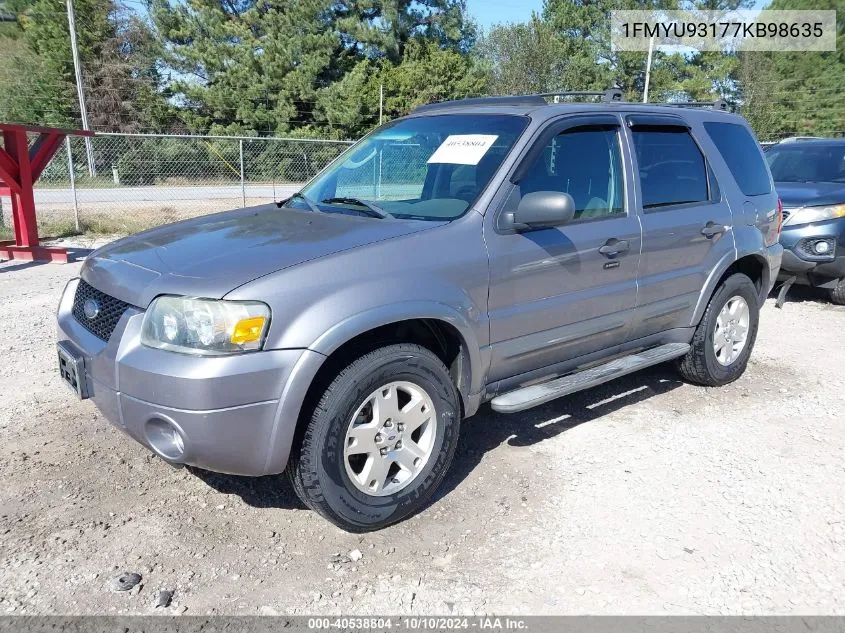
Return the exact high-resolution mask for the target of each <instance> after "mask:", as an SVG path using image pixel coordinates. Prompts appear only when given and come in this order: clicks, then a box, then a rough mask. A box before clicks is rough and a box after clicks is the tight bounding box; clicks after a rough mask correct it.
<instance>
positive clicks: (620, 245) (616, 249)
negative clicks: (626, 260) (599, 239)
mask: <svg viewBox="0 0 845 633" xmlns="http://www.w3.org/2000/svg"><path fill="white" fill-rule="evenodd" d="M629 248H631V245H630V244H628V240H617V239H616V238H615V237H611V238H610V239H609V240H607V242H605V243H604V246H601V247H599V253H601V254H602V255H605V256H606V257H616V256H617V255H619V254H621V253H624V252H626V251H627V250H628V249H629Z"/></svg>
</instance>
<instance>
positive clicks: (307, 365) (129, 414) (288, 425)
mask: <svg viewBox="0 0 845 633" xmlns="http://www.w3.org/2000/svg"><path fill="white" fill-rule="evenodd" d="M77 283H78V280H73V281H71V282H70V284H68V287H67V288H66V290H65V292H64V294H63V296H62V300H61V304H60V306H59V311H58V337H59V340H60V341H68V342H69V343H70V345H71V346H72V348H73V349H75V350H76V351H77V352H78V353H79V354H81V356H82V358H83V365H84V368H85V370H84V379H85V381H86V384H85V387H86V389H87V393H88V395H89V396H90V398H91V399H93V401H94V403H95V404H96V406H97V408H98V409H99V410H100V411H101V412H102V413H103V415H104V416H105V417H106V418H107V419H108V420H109V421H110V422H111V423H112V424H114V425H115V426H116V427H118V428H119V429H121V430H122V431H124V432H125V433H127V434H128V435H130V436H131V437H132V438H134V439H135V440H137V441H138V442H140V443H141V444H143V445H144V446H146V447H147V448H149V449H150V450H152V451H154V452H155V453H157V454H158V455H159V456H161V457H162V458H163V459H165V460H167V461H169V462H171V463H175V464H188V465H192V466H197V467H200V468H205V469H208V470H213V471H217V472H224V473H230V474H236V475H265V474H272V473H278V472H281V471H282V470H284V468H285V465H286V463H287V458H288V455H289V452H290V446H291V442H292V439H293V434H294V430H295V426H296V421H297V419H298V417H299V410H300V408H301V406H302V401H303V400H304V397H305V393H306V391H307V389H308V386H309V385H310V383H311V380H312V379H313V376H314V375H315V374H316V371H317V369H318V368H319V366H320V365H321V364H322V360H323V358H324V357H323V356H322V355H320V354H318V353H316V352H313V351H310V350H302V349H294V350H268V351H262V352H253V353H248V354H240V355H232V356H218V357H201V356H190V355H187V354H176V353H173V352H166V351H163V350H156V349H151V348H148V347H144V346H143V345H141V343H140V335H141V323H142V321H143V316H144V315H143V312H141V311H140V310H137V309H134V308H129V309H128V310H127V311H126V312H125V313H124V314H123V316H122V317H121V318H120V321H119V322H118V324H117V327H116V328H115V330H114V332H113V333H112V335H111V337H110V338H109V340H108V342H105V341H103V340H101V339H100V338H98V337H96V336H95V335H93V334H91V333H90V332H89V331H88V330H86V329H85V328H83V327H82V326H81V325H80V324H79V322H78V321H77V320H76V319H75V317H74V316H73V314H72V313H71V310H72V307H73V297H74V294H75V292H76V285H77ZM162 428H166V429H167V430H168V432H169V433H176V434H178V436H179V442H178V443H176V444H173V442H169V443H168V442H167V441H165V440H166V439H167V438H166V437H163V436H162V433H161V430H162ZM174 446H177V447H178V450H176V449H174Z"/></svg>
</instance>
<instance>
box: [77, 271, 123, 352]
mask: <svg viewBox="0 0 845 633" xmlns="http://www.w3.org/2000/svg"><path fill="white" fill-rule="evenodd" d="M88 299H93V300H94V301H96V302H97V305H98V306H99V312H97V315H96V316H95V317H94V318H93V319H89V318H88V317H87V316H85V302H86V301H87V300H88ZM128 307H129V304H128V303H126V302H124V301H121V300H120V299H115V298H114V297H111V296H109V295H107V294H106V293H104V292H100V291H99V290H97V289H96V288H94V287H93V286H91V285H89V284H87V283H85V282H84V281H83V280H81V279H80V280H79V285H78V286H77V287H76V295H75V296H74V298H73V316H74V318H76V320H77V321H79V324H80V325H81V326H82V327H84V328H85V329H86V330H88V331H89V332H91V334H93V335H94V336H96V337H98V338H101V339H103V340H104V341H108V340H109V337H110V336H111V334H112V332H114V328H115V327H117V322H118V321H120V317H121V316H123V313H124V312H126V308H128Z"/></svg>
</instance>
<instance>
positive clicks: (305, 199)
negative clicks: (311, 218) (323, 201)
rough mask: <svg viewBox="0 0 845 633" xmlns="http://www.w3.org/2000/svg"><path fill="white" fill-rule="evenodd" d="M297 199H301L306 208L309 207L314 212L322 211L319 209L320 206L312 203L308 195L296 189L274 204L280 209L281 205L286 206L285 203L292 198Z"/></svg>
mask: <svg viewBox="0 0 845 633" xmlns="http://www.w3.org/2000/svg"><path fill="white" fill-rule="evenodd" d="M297 199H298V200H302V201H303V202H304V203H305V204H306V205H308V208H309V209H311V210H312V211H313V212H314V213H322V211H320V207H318V206H317V205H316V204H314V201H313V200H312V199H311V198H309V197H308V196H306V195H305V194H303V193H300V192H299V191H297V192H296V193H295V194H293V195H292V196H291V197H290V198H288V199H287V200H282V201H281V202H277V203H276V206H277V207H279V208H280V209H281V208H282V207H284V206H287V204H288V203H289V202H292V201H293V200H297Z"/></svg>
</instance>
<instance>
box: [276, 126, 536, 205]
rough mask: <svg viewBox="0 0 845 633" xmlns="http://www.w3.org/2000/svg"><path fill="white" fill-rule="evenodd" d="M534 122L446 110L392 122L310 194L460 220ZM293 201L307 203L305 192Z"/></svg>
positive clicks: (317, 199) (325, 201)
mask: <svg viewBox="0 0 845 633" xmlns="http://www.w3.org/2000/svg"><path fill="white" fill-rule="evenodd" d="M527 122H528V119H526V118H525V117H521V116H514V115H498V114H494V115H488V114H472V115H470V114H446V115H437V116H424V117H417V118H411V119H403V120H399V121H396V122H394V123H388V124H387V125H384V126H382V127H380V128H378V129H377V130H375V131H374V132H373V133H371V134H370V135H368V136H366V137H365V138H364V139H362V140H361V141H359V142H358V143H356V144H355V145H354V146H353V147H351V148H350V149H349V150H347V151H346V152H345V153H344V154H343V155H341V156H340V157H339V158H338V159H337V160H336V161H334V162H333V163H332V164H331V165H330V166H329V168H328V169H327V170H326V171H325V172H323V173H322V174H320V176H318V177H317V178H316V179H315V180H314V181H313V182H312V183H311V184H309V185H308V186H307V187H305V188H304V189H303V190H302V194H303V195H305V196H306V197H307V198H308V200H310V201H311V202H312V203H314V204H315V205H316V206H318V207H319V209H320V210H321V211H329V212H332V211H335V212H349V211H353V212H356V213H360V214H362V215H376V213H378V212H384V214H390V215H391V216H393V217H397V218H410V219H420V220H453V219H455V218H457V217H459V216H461V215H463V213H464V212H465V211H466V210H467V209H468V208H469V206H470V204H472V203H473V202H474V201H475V199H476V198H477V197H478V195H479V194H480V193H481V191H482V190H483V189H484V187H485V186H486V185H487V183H488V182H490V179H491V178H492V177H493V174H494V173H496V170H497V169H498V168H499V165H501V163H502V160H504V158H505V155H506V154H507V153H508V151H509V150H510V148H511V147H512V146H513V144H514V142H515V141H516V139H517V138H518V137H519V135H520V134H521V133H522V131H523V130H524V129H525V126H526V124H527ZM288 204H289V206H293V207H297V208H307V203H306V201H304V200H301V199H299V198H293V199H291V200H290V202H289V203H288ZM374 206H375V211H376V213H373V211H374V209H373V207H374ZM367 207H369V209H368V208H367Z"/></svg>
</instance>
